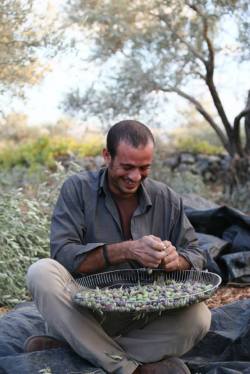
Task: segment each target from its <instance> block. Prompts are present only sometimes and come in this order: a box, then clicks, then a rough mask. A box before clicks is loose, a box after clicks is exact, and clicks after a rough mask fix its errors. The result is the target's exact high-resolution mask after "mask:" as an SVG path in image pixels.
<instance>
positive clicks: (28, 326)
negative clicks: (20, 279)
mask: <svg viewBox="0 0 250 374" xmlns="http://www.w3.org/2000/svg"><path fill="white" fill-rule="evenodd" d="M44 333H45V324H44V321H43V319H42V317H41V315H40V314H39V312H38V311H37V309H36V308H35V306H34V304H33V303H25V304H23V305H22V304H21V305H20V306H19V307H18V308H17V309H16V310H13V311H11V312H9V313H8V314H6V315H5V316H4V317H2V318H1V319H0V373H1V374H33V373H34V374H36V373H41V374H42V373H44V372H46V371H45V369H48V368H49V369H50V372H51V373H52V374H84V373H89V374H90V373H92V374H94V373H95V374H103V373H104V372H103V371H102V370H101V369H100V368H94V367H93V366H92V365H91V364H90V363H88V362H87V361H85V360H83V359H82V358H80V357H79V356H78V355H77V354H75V353H74V352H73V351H72V350H71V349H70V348H57V349H51V350H46V351H41V352H33V353H24V352H23V344H24V341H25V339H26V338H27V337H28V336H30V335H37V334H38V335H41V334H44ZM249 341H250V300H243V301H238V302H235V303H232V304H228V305H225V306H223V307H220V308H215V309H213V310H212V325H211V328H210V331H209V332H208V334H207V335H206V337H205V338H204V339H203V340H202V341H201V342H200V343H199V344H198V345H197V346H196V347H195V348H194V349H193V350H191V351H190V352H188V353H187V354H186V355H185V356H184V359H185V361H186V362H187V364H188V365H189V367H190V370H191V373H192V374H203V373H204V374H205V373H206V374H229V373H230V374H242V373H243V374H247V373H250V344H249Z"/></svg>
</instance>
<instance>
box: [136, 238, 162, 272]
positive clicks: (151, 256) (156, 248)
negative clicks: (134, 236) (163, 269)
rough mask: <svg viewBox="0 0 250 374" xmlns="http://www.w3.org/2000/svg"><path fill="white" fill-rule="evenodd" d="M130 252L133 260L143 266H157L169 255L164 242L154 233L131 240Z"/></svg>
mask: <svg viewBox="0 0 250 374" xmlns="http://www.w3.org/2000/svg"><path fill="white" fill-rule="evenodd" d="M131 244H132V245H131V248H130V254H131V257H132V259H133V260H136V261H138V262H140V263H141V264H142V265H143V266H145V267H149V268H157V267H158V266H159V265H160V264H161V262H162V261H163V259H164V258H165V257H166V256H167V253H166V251H165V250H164V245H163V242H162V241H161V239H160V238H158V237H156V236H154V235H147V236H143V237H142V238H141V239H138V240H135V241H133V242H131Z"/></svg>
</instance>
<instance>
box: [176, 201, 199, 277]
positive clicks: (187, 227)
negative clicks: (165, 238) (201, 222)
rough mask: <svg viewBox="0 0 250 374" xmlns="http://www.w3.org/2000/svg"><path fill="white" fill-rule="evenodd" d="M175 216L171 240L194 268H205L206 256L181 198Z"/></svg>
mask: <svg viewBox="0 0 250 374" xmlns="http://www.w3.org/2000/svg"><path fill="white" fill-rule="evenodd" d="M174 216H175V218H174V225H173V230H172V233H171V241H172V242H173V243H175V245H176V248H177V250H178V252H179V254H180V255H181V256H183V257H184V258H185V259H186V260H187V261H188V262H189V263H190V264H191V266H192V268H193V269H196V270H201V269H203V268H204V267H206V260H205V256H204V255H203V253H202V250H201V249H200V248H199V244H198V239H197V236H196V233H195V230H194V228H193V226H192V225H191V223H190V222H189V220H188V218H187V216H186V214H185V212H184V208H183V203H182V200H181V199H180V200H179V207H177V209H176V212H175V215H174Z"/></svg>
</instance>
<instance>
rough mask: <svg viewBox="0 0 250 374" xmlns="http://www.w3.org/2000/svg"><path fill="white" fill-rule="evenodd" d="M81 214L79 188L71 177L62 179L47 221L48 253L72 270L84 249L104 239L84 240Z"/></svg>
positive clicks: (78, 261) (82, 214)
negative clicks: (50, 219)
mask: <svg viewBox="0 0 250 374" xmlns="http://www.w3.org/2000/svg"><path fill="white" fill-rule="evenodd" d="M85 229H86V228H85V214H84V199H83V191H82V188H81V186H80V185H78V183H77V179H74V178H73V177H71V178H69V179H67V180H66V182H64V184H63V186H62V188H61V191H60V194H59V197H58V200H57V202H56V205H55V208H54V212H53V215H52V221H51V232H50V249H51V257H52V258H54V259H55V260H57V261H58V262H60V263H61V264H62V265H63V266H64V267H65V268H66V269H67V270H68V271H69V272H71V273H74V272H76V269H77V268H78V266H79V265H80V263H81V262H82V261H83V260H84V258H85V256H86V253H87V252H89V251H91V250H93V249H94V248H97V247H99V246H101V245H103V244H104V243H87V244H84V233H85Z"/></svg>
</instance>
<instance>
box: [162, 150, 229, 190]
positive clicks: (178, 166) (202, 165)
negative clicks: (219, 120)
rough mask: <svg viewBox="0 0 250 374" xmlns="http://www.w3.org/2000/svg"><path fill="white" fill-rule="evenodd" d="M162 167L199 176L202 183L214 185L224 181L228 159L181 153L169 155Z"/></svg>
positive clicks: (221, 156) (225, 157) (218, 156)
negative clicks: (201, 178)
mask: <svg viewBox="0 0 250 374" xmlns="http://www.w3.org/2000/svg"><path fill="white" fill-rule="evenodd" d="M164 165H165V166H167V167H169V168H170V169H171V170H172V171H178V172H191V173H193V174H200V175H201V176H202V177H203V180H204V182H210V183H216V182H220V181H222V180H223V179H224V176H225V174H226V172H227V171H228V169H229V167H230V157H229V156H227V155H204V154H192V153H188V152H183V153H178V154H172V155H169V156H168V157H167V158H166V159H165V160H164Z"/></svg>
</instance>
